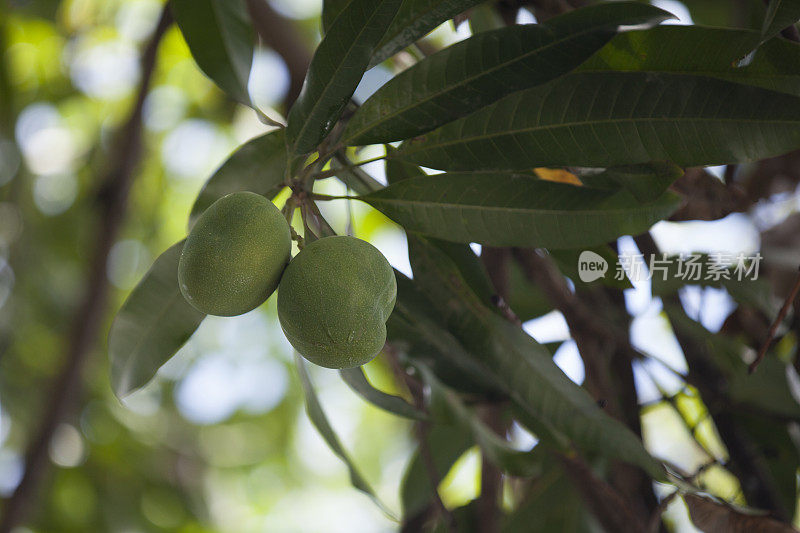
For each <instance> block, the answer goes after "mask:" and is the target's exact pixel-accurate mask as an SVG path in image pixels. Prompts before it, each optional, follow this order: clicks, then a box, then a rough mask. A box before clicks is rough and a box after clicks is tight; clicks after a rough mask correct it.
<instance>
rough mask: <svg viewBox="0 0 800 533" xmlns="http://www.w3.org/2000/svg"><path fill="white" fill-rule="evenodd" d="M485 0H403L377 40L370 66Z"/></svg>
mask: <svg viewBox="0 0 800 533" xmlns="http://www.w3.org/2000/svg"><path fill="white" fill-rule="evenodd" d="M483 1H484V0H403V3H402V4H401V5H400V9H398V10H397V16H396V17H395V19H394V20H393V21H392V24H391V26H389V29H388V30H386V35H385V36H384V37H383V39H382V40H381V42H380V44H378V47H377V49H376V50H375V53H374V54H373V55H372V60H371V61H370V64H369V66H370V67H373V66H375V65H377V64H378V63H380V62H381V61H384V60H385V59H388V58H390V57H391V56H393V55H394V54H396V53H397V52H399V51H401V50H402V49H404V48H406V47H407V46H409V45H412V44H414V43H415V42H416V41H418V40H419V39H421V38H422V37H424V36H425V35H427V34H428V33H429V32H431V31H432V30H434V29H436V27H437V26H439V25H440V24H442V23H443V22H445V21H447V20H449V19H451V18H453V17H455V16H456V15H458V14H460V13H463V12H464V11H466V10H467V9H469V8H470V7H472V6H474V5H477V4H480V3H481V2H483Z"/></svg>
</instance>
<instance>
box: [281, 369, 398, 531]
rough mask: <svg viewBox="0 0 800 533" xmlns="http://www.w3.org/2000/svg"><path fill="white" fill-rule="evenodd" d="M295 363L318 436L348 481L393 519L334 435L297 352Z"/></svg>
mask: <svg viewBox="0 0 800 533" xmlns="http://www.w3.org/2000/svg"><path fill="white" fill-rule="evenodd" d="M295 365H296V367H297V374H298V375H299V376H300V384H301V385H302V386H303V395H304V397H305V401H306V413H308V418H309V419H310V420H311V423H312V424H314V427H315V428H317V431H319V434H320V436H322V438H323V439H324V440H325V442H326V443H327V445H328V446H329V447H330V449H331V451H332V452H333V453H334V454H336V456H337V457H338V458H339V459H341V460H342V462H343V463H344V464H345V466H346V467H347V470H348V472H349V473H350V482H351V483H352V484H353V487H355V488H356V489H358V490H360V491H361V492H363V493H364V494H366V495H367V496H369V497H370V499H371V500H372V501H373V502H375V505H377V506H378V507H379V508H380V509H381V511H383V512H384V513H385V514H386V515H387V516H389V517H390V518H392V519H393V520H394V519H395V517H394V514H393V513H392V512H391V510H389V508H388V507H387V506H386V505H385V504H384V503H383V502H382V501H381V500H380V498H378V495H377V494H376V493H375V490H374V489H373V488H372V486H371V485H370V484H369V482H368V481H367V480H366V479H365V478H364V476H363V475H361V472H359V470H358V468H357V467H356V465H355V463H353V460H352V459H351V458H350V455H349V454H348V453H347V451H346V450H345V449H344V446H342V443H341V441H340V440H339V437H338V436H336V432H335V431H334V429H333V426H331V423H330V422H329V421H328V417H327V416H326V415H325V411H324V410H323V409H322V405H321V404H320V403H319V398H317V393H316V392H315V391H314V384H313V383H312V382H311V376H309V375H308V370H306V363H305V362H304V361H303V358H302V357H300V355H299V354H295Z"/></svg>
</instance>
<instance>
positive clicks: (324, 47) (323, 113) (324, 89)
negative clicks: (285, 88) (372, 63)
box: [286, 0, 401, 154]
mask: <svg viewBox="0 0 800 533" xmlns="http://www.w3.org/2000/svg"><path fill="white" fill-rule="evenodd" d="M400 1H401V0H352V1H351V2H350V3H349V4H347V7H345V8H344V9H343V10H342V12H341V14H339V16H338V17H336V20H335V21H334V22H333V25H332V26H331V29H330V31H329V32H328V33H327V35H325V38H324V39H322V42H321V43H320V44H319V46H318V47H317V51H316V52H315V53H314V57H313V58H312V59H311V65H310V66H309V68H308V74H307V75H306V80H305V84H304V85H303V90H302V92H301V93H300V96H299V97H298V98H297V101H296V102H295V103H294V105H293V106H292V110H291V111H290V112H289V125H288V127H287V130H286V135H287V141H288V145H289V147H290V148H291V149H292V151H294V152H295V153H297V154H307V153H311V152H313V151H314V150H315V149H316V148H317V145H319V143H320V142H321V141H322V139H324V138H325V136H326V135H328V133H329V132H330V131H331V129H332V128H333V125H334V124H335V123H336V121H337V120H338V119H339V116H340V115H341V113H342V110H343V109H344V107H345V106H346V105H347V102H348V101H349V100H350V97H351V96H352V95H353V92H355V90H356V87H357V86H358V83H359V82H360V81H361V76H362V75H363V74H364V71H365V70H366V69H367V66H368V64H369V60H370V57H371V56H372V53H373V52H374V51H375V46H376V45H377V44H378V42H379V41H380V39H381V38H382V37H383V35H384V33H385V32H386V29H387V28H388V27H389V24H390V23H391V22H392V19H394V16H395V14H396V13H397V8H398V7H399V5H400Z"/></svg>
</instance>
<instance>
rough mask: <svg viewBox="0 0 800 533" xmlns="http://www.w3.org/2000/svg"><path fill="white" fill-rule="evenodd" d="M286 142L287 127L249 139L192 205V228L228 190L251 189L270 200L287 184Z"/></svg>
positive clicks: (222, 167)
mask: <svg viewBox="0 0 800 533" xmlns="http://www.w3.org/2000/svg"><path fill="white" fill-rule="evenodd" d="M285 177H286V142H285V140H284V135H283V130H275V131H272V132H270V133H267V134H264V135H261V136H260V137H256V138H254V139H251V140H249V141H247V142H246V143H245V144H243V145H242V146H240V147H239V149H238V150H236V151H235V152H234V153H233V154H232V155H231V156H230V157H229V158H228V159H227V160H226V161H225V162H224V163H222V166H220V167H219V168H218V169H217V170H216V172H214V174H213V175H212V176H211V177H210V178H209V179H208V181H207V182H206V184H205V185H204V186H203V190H201V191H200V194H199V195H198V197H197V199H196V200H195V202H194V205H193V206H192V213H191V215H189V227H190V228H191V227H192V226H193V225H194V223H195V221H196V220H197V217H199V216H200V215H201V214H202V213H203V211H205V210H206V209H207V208H208V206H210V205H211V204H213V203H214V202H216V201H217V200H218V199H220V198H222V197H223V196H225V195H226V194H230V193H233V192H239V191H251V192H254V193H258V194H261V195H263V196H266V197H267V198H269V199H270V200H271V199H272V198H274V197H275V195H277V194H278V193H279V192H280V191H281V189H283V187H284V180H285Z"/></svg>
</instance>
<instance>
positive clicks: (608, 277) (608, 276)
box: [550, 244, 633, 289]
mask: <svg viewBox="0 0 800 533" xmlns="http://www.w3.org/2000/svg"><path fill="white" fill-rule="evenodd" d="M584 251H590V252H594V253H595V254H597V255H599V256H600V257H602V258H603V259H605V261H606V263H607V264H608V270H607V271H606V272H605V275H604V276H603V277H601V278H599V279H597V280H595V281H591V282H589V283H586V282H584V281H581V279H580V273H579V270H578V262H579V261H580V256H581V254H582V253H583V252H584ZM550 257H551V258H552V259H553V261H555V263H556V265H557V266H558V269H559V270H561V273H562V274H564V275H565V276H567V277H568V278H570V279H571V280H572V281H573V282H575V283H576V284H580V285H584V286H585V285H591V284H595V285H597V284H603V285H605V286H607V287H614V288H617V289H632V288H633V285H632V284H631V281H630V280H629V279H628V277H627V276H624V277H623V278H622V279H616V275H615V274H616V272H614V266H615V265H616V264H617V262H618V261H619V256H618V255H617V253H616V252H615V251H614V249H613V248H611V246H609V245H607V244H602V245H599V246H593V247H591V248H584V249H580V250H579V249H569V250H550Z"/></svg>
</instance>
